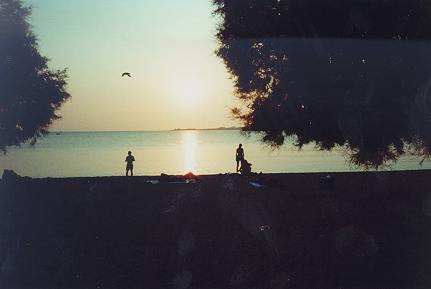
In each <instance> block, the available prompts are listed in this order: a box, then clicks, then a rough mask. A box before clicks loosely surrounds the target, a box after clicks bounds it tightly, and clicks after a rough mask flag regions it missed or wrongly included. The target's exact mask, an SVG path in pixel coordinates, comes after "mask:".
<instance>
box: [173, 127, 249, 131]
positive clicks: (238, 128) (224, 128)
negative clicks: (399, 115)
mask: <svg viewBox="0 0 431 289" xmlns="http://www.w3.org/2000/svg"><path fill="white" fill-rule="evenodd" d="M240 129H241V128H240V127H236V126H230V127H223V126H222V127H217V128H176V129H173V130H172V131H184V130H240Z"/></svg>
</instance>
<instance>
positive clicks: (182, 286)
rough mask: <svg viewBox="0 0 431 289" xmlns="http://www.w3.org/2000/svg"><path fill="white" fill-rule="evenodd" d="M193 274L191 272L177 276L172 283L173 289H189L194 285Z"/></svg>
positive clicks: (184, 272)
mask: <svg viewBox="0 0 431 289" xmlns="http://www.w3.org/2000/svg"><path fill="white" fill-rule="evenodd" d="M192 280H193V274H192V272H190V271H183V272H181V273H180V274H177V275H176V276H175V278H174V280H173V281H172V287H171V288H172V289H187V288H189V287H190V285H191V284H192Z"/></svg>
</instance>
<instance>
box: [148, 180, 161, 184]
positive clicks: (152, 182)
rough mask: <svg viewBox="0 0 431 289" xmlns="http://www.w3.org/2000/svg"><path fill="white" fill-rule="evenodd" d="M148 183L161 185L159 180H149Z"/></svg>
mask: <svg viewBox="0 0 431 289" xmlns="http://www.w3.org/2000/svg"><path fill="white" fill-rule="evenodd" d="M146 183H147V184H152V185H157V184H160V181H159V180H148V181H146Z"/></svg>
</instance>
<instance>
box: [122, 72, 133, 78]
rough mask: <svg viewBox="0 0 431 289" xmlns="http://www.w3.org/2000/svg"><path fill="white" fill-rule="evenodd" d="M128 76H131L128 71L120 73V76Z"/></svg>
mask: <svg viewBox="0 0 431 289" xmlns="http://www.w3.org/2000/svg"><path fill="white" fill-rule="evenodd" d="M126 75H127V76H128V77H132V76H131V75H130V72H123V74H121V77H123V76H126Z"/></svg>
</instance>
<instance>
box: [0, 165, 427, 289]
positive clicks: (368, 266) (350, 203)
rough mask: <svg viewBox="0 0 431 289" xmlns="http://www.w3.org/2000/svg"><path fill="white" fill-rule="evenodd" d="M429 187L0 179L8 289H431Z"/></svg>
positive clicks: (414, 178) (299, 178) (421, 176)
mask: <svg viewBox="0 0 431 289" xmlns="http://www.w3.org/2000/svg"><path fill="white" fill-rule="evenodd" d="M328 176H329V177H328ZM430 177H431V172H430V171H426V170H418V171H399V172H349V173H329V174H328V173H292V174H253V175H251V176H248V177H245V176H239V175H236V174H219V175H201V176H192V175H191V176H188V177H175V176H163V177H132V178H126V177H91V178H40V179H32V178H23V177H16V176H15V177H14V176H8V177H4V178H3V179H2V181H1V182H0V192H1V193H0V220H1V223H0V224H1V226H0V236H1V239H0V241H1V251H0V264H1V271H0V274H1V275H0V276H1V277H0V288H10V289H12V288H13V289H18V288H19V289H21V288H22V289H24V288H25V289H36V288H38V289H39V288H40V289H42V288H44V289H51V288H53V289H54V288H62V289H65V288H71V289H72V288H73V289H81V288H82V289H84V288H85V289H87V288H124V289H128V288H130V289H132V288H179V289H180V288H182V289H186V288H352V289H353V288H430V286H431V277H430V276H431V274H430V273H431V272H430V271H431V269H430V268H431V258H430V257H431V252H430V246H429V244H430V243H431V226H430V225H431V223H430V221H431V194H430V192H431V182H430ZM23 276H25V278H23Z"/></svg>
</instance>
